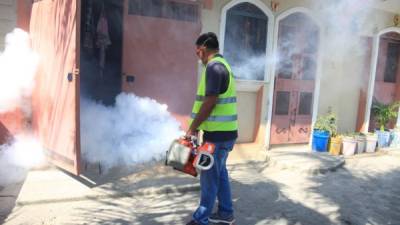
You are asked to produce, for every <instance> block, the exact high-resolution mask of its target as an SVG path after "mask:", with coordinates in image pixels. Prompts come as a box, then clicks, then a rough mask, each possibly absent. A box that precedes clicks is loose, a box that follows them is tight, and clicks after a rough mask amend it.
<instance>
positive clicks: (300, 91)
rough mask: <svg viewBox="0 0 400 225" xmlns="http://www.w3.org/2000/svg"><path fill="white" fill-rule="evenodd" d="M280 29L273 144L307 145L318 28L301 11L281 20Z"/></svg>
mask: <svg viewBox="0 0 400 225" xmlns="http://www.w3.org/2000/svg"><path fill="white" fill-rule="evenodd" d="M278 26H279V27H278V28H279V29H278V40H277V51H278V62H277V69H276V72H275V73H276V74H275V82H274V84H275V86H274V96H273V107H272V123H271V139H270V143H271V144H288V143H307V142H308V141H309V138H310V134H311V124H312V112H313V102H314V98H315V96H314V89H315V79H316V74H317V59H318V51H319V49H318V48H319V35H320V34H319V27H318V26H317V25H316V24H315V23H314V22H313V21H312V19H311V18H310V17H309V16H308V15H306V14H305V13H301V12H295V13H292V14H290V15H289V16H287V17H286V18H284V19H282V20H280V21H279V23H278Z"/></svg>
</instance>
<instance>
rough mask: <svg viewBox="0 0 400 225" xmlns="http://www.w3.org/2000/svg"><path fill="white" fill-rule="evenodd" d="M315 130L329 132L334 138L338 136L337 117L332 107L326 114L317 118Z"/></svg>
mask: <svg viewBox="0 0 400 225" xmlns="http://www.w3.org/2000/svg"><path fill="white" fill-rule="evenodd" d="M314 129H317V130H324V131H328V132H329V134H330V135H331V136H332V137H335V136H336V135H337V116H336V114H335V113H334V112H332V109H331V108H330V107H329V109H328V112H327V113H326V114H324V115H321V116H318V117H317V121H316V122H315V125H314Z"/></svg>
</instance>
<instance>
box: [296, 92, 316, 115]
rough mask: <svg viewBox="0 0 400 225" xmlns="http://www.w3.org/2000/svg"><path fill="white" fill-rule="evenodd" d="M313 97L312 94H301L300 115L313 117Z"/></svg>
mask: <svg viewBox="0 0 400 225" xmlns="http://www.w3.org/2000/svg"><path fill="white" fill-rule="evenodd" d="M312 96H313V93H311V92H301V93H300V101H299V115H311V106H312Z"/></svg>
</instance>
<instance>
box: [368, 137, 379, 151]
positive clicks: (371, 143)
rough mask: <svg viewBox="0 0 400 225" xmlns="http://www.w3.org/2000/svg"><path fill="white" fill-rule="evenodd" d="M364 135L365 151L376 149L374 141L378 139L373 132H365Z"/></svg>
mask: <svg viewBox="0 0 400 225" xmlns="http://www.w3.org/2000/svg"><path fill="white" fill-rule="evenodd" d="M365 137H366V144H365V152H368V153H372V152H375V150H376V143H377V141H378V137H377V135H376V134H374V133H367V134H366V135H365Z"/></svg>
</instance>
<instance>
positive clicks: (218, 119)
mask: <svg viewBox="0 0 400 225" xmlns="http://www.w3.org/2000/svg"><path fill="white" fill-rule="evenodd" d="M196 115H197V114H196V113H192V115H191V117H192V119H194V118H195V117H196ZM236 120H237V115H231V116H209V117H208V118H207V121H215V122H228V121H236Z"/></svg>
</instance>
